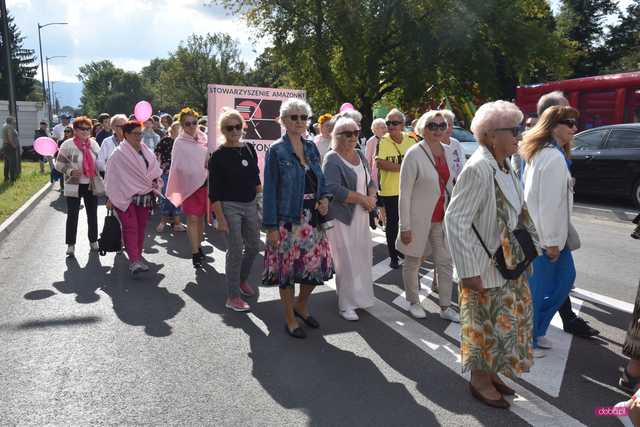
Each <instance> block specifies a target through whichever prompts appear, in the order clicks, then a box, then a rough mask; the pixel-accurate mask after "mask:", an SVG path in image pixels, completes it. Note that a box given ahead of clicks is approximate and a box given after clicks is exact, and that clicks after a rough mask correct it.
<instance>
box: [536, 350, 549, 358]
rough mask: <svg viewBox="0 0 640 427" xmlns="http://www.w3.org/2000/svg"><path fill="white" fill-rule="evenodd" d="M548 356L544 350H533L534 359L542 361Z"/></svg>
mask: <svg viewBox="0 0 640 427" xmlns="http://www.w3.org/2000/svg"><path fill="white" fill-rule="evenodd" d="M546 355H547V354H546V353H545V352H544V350H542V349H539V348H534V349H533V357H534V359H542V358H543V357H545V356H546Z"/></svg>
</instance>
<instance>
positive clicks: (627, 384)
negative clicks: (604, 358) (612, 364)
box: [618, 366, 640, 394]
mask: <svg viewBox="0 0 640 427" xmlns="http://www.w3.org/2000/svg"><path fill="white" fill-rule="evenodd" d="M638 382H640V378H637V377H632V376H631V375H629V372H628V371H627V367H626V366H625V367H624V368H622V367H620V379H619V380H618V388H620V390H624V391H626V392H627V393H629V394H633V393H635V392H636V390H637V388H638Z"/></svg>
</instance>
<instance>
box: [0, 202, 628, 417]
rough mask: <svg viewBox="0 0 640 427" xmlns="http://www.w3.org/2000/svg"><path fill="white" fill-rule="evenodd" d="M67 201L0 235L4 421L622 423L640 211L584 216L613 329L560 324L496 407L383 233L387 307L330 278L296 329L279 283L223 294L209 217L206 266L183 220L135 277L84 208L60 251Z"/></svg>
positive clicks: (581, 227) (381, 280) (598, 314)
mask: <svg viewBox="0 0 640 427" xmlns="http://www.w3.org/2000/svg"><path fill="white" fill-rule="evenodd" d="M64 211H65V204H64V200H63V199H62V198H61V197H59V194H58V193H57V192H55V191H52V192H51V193H50V194H48V195H47V196H46V197H45V198H44V199H43V200H42V201H41V202H40V204H39V205H38V206H37V207H36V208H35V209H34V210H33V212H32V213H31V214H30V215H29V217H28V218H26V219H25V220H24V221H23V222H22V223H21V224H20V225H19V226H18V227H17V228H16V229H15V230H14V231H13V232H12V233H11V234H10V236H9V237H8V238H7V239H5V240H4V241H2V242H0V342H2V343H3V345H2V346H0V362H1V365H0V366H2V367H3V369H2V370H1V373H0V390H2V392H1V393H0V424H1V425H45V424H46V425H61V426H62V425H64V426H67V425H74V426H75V425H274V426H275V425H277V426H281V425H317V426H326V425H363V426H364V425H367V426H374V425H375V426H377V425H380V426H391V425H460V426H463V425H464V426H470V425H488V426H518V425H528V424H533V425H580V424H583V425H612V426H615V425H619V424H618V421H617V420H615V419H614V418H601V417H596V416H595V415H594V409H595V407H596V406H607V405H612V404H614V403H616V402H618V401H621V400H623V399H625V395H624V394H623V393H622V392H620V391H619V390H617V389H616V388H615V387H613V385H614V384H615V383H616V381H617V376H618V372H617V368H618V366H622V365H623V364H624V363H625V358H624V357H623V356H621V345H622V343H623V341H624V333H625V329H626V325H627V324H628V322H629V320H630V318H631V315H630V313H629V306H631V307H632V305H633V302H634V299H635V294H636V290H637V287H638V278H639V277H640V262H638V258H639V254H640V242H638V241H634V240H632V239H630V238H629V233H630V232H631V228H632V227H631V225H630V224H628V223H624V222H621V221H619V220H618V221H616V220H608V219H602V218H599V217H598V218H594V216H591V215H588V214H585V213H576V214H575V215H574V216H575V223H576V226H577V228H578V231H579V232H580V234H581V237H582V244H583V247H582V248H581V249H580V250H579V251H577V252H576V253H575V258H576V265H577V269H578V279H577V281H576V287H577V288H578V289H577V291H580V292H582V293H579V292H577V293H576V294H575V297H574V299H573V302H574V304H575V306H576V308H577V309H580V312H581V315H583V316H584V317H585V318H586V319H587V320H589V321H590V322H591V324H592V325H593V326H594V327H596V328H598V329H600V330H601V331H602V336H601V338H600V339H597V340H583V339H572V338H571V336H570V335H567V334H565V333H564V332H562V330H561V329H558V328H555V327H552V328H551V330H550V332H549V336H550V338H551V339H552V341H553V342H554V349H553V350H551V351H550V352H549V356H548V357H546V358H544V359H539V360H536V366H535V367H534V372H532V373H531V374H529V375H528V376H527V377H525V378H523V379H518V380H516V381H515V383H511V384H512V385H514V387H516V389H517V391H518V392H519V394H520V397H518V398H517V399H516V400H515V401H514V402H513V405H512V410H510V411H500V410H491V409H489V408H487V407H485V406H483V405H481V404H480V403H478V402H476V401H475V400H473V399H472V398H471V397H470V395H469V393H468V392H467V389H466V379H465V377H464V376H461V375H460V369H459V363H458V361H457V354H458V339H457V338H456V337H457V332H456V326H455V325H453V326H452V325H450V324H448V323H447V322H444V321H442V320H441V319H440V318H439V317H438V316H437V314H436V313H437V309H436V307H437V304H436V302H437V299H435V298H434V296H433V295H430V293H429V290H428V289H427V288H428V286H427V288H425V289H424V290H423V292H424V294H425V300H424V302H423V305H424V306H425V307H426V308H427V310H428V317H427V319H424V320H421V321H416V320H413V319H412V318H411V317H410V316H408V315H407V313H406V311H405V310H404V309H402V307H401V305H402V304H401V301H402V297H401V296H400V295H401V294H402V289H401V287H400V286H399V285H401V283H402V282H401V274H400V272H399V271H390V270H389V269H388V268H387V267H386V266H387V264H388V260H387V259H385V258H386V250H385V247H384V245H383V244H382V243H381V242H382V241H383V240H382V237H381V236H377V235H376V237H374V241H375V242H376V243H375V244H376V246H375V247H374V260H373V263H374V278H375V281H376V285H375V295H376V298H377V300H378V301H377V303H376V306H375V307H374V308H372V309H370V310H368V311H367V312H363V313H362V314H361V320H360V321H359V322H357V323H351V322H347V321H344V320H343V319H342V318H340V317H339V316H338V314H337V311H336V303H337V301H336V296H335V292H334V291H333V289H332V287H331V284H330V285H328V286H324V287H322V288H318V289H317V291H316V294H314V296H313V298H312V308H311V309H312V312H313V314H314V316H315V317H316V318H317V319H318V320H319V321H320V322H321V324H322V327H321V329H319V330H307V331H308V333H309V338H308V339H307V340H304V341H300V340H294V339H292V338H290V337H289V336H287V335H286V334H285V332H284V322H283V317H282V310H281V306H280V304H279V302H278V299H277V290H276V289H273V288H267V287H260V289H259V291H260V295H259V297H258V298H257V300H256V299H254V300H252V301H250V303H251V304H252V306H253V311H252V312H251V314H239V313H234V312H230V311H228V310H226V309H225V308H224V299H225V285H224V252H223V251H224V243H223V242H222V240H221V238H220V236H218V235H217V233H215V232H212V231H211V230H208V237H207V251H206V252H208V266H207V268H206V269H205V270H204V271H203V272H201V273H195V272H194V270H193V269H192V267H191V260H190V254H189V250H188V244H187V238H186V235H184V234H178V235H173V234H172V233H169V232H167V233H163V234H161V235H157V234H156V233H155V232H154V231H153V226H155V224H154V223H153V222H152V223H150V226H149V229H148V236H147V240H146V246H145V254H144V256H145V258H146V259H147V261H148V263H149V265H150V266H151V272H150V273H149V274H147V275H146V277H144V278H142V279H140V280H135V281H134V280H132V279H130V277H129V275H128V271H127V262H126V258H125V257H124V256H123V255H114V254H109V255H107V256H105V257H98V256H97V255H94V254H90V253H89V245H88V242H87V241H86V237H85V236H86V222H85V219H84V218H85V217H84V211H82V212H81V216H80V227H79V233H78V236H79V239H78V245H77V249H76V253H77V258H76V259H73V258H66V257H65V255H64V252H65V245H64V224H65V213H64ZM104 213H105V212H104V208H103V207H101V208H100V211H99V215H100V221H99V222H100V225H101V224H102V217H103V216H104ZM261 265H262V259H261V258H260V259H258V260H257V262H256V265H255V266H254V271H253V275H252V282H253V283H258V281H259V277H260V271H261ZM428 282H429V280H428V276H427V277H425V280H424V283H425V284H426V285H428V284H429V283H428ZM585 292H586V293H588V294H589V296H590V298H591V300H592V301H588V300H587V299H585V298H586V297H585V298H583V297H584V296H585ZM607 298H608V299H607Z"/></svg>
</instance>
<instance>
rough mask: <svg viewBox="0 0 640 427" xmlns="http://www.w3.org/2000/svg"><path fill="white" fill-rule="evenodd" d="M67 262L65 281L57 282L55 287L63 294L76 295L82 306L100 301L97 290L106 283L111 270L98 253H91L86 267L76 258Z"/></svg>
mask: <svg viewBox="0 0 640 427" xmlns="http://www.w3.org/2000/svg"><path fill="white" fill-rule="evenodd" d="M65 262H66V264H67V271H65V272H64V280H63V281H61V282H55V283H54V284H53V287H54V288H56V289H57V290H58V291H59V292H61V293H63V294H75V295H76V302H78V303H80V304H90V303H93V302H96V301H98V300H99V299H100V295H98V294H97V293H96V290H98V289H99V288H100V287H101V285H102V284H104V283H105V279H104V278H105V274H106V272H107V271H108V270H109V267H104V266H102V264H101V263H100V257H99V256H98V253H97V252H91V253H90V254H89V260H88V261H87V265H85V266H84V267H80V264H78V260H77V259H76V258H75V257H67V258H66V260H65Z"/></svg>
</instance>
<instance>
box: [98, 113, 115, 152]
mask: <svg viewBox="0 0 640 427" xmlns="http://www.w3.org/2000/svg"><path fill="white" fill-rule="evenodd" d="M110 120H111V116H110V115H109V113H102V114H100V115H99V116H98V123H100V126H101V127H102V129H101V130H100V132H98V134H97V135H96V142H97V143H98V145H100V146H102V141H104V139H105V138H109V137H110V136H111V135H113V131H112V130H111V126H110V125H109V122H110Z"/></svg>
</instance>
